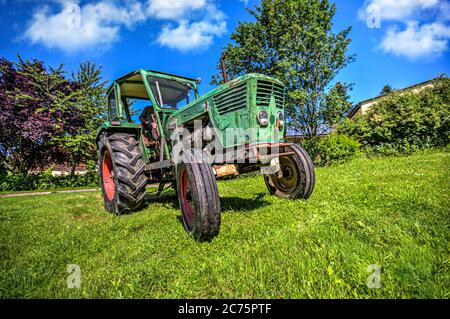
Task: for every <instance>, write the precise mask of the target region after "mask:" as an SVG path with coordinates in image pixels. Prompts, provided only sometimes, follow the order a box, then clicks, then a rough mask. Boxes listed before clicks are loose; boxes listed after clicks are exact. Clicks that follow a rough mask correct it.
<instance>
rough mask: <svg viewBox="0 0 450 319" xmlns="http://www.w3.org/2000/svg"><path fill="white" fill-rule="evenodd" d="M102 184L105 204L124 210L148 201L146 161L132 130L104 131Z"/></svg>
mask: <svg viewBox="0 0 450 319" xmlns="http://www.w3.org/2000/svg"><path fill="white" fill-rule="evenodd" d="M98 149H99V165H98V172H99V176H100V186H101V188H102V193H103V200H104V203H105V207H106V209H107V210H109V211H110V212H113V213H116V214H122V213H124V212H126V211H133V210H137V209H140V208H142V207H143V206H144V205H145V195H146V191H145V187H146V186H147V177H146V176H145V172H144V170H145V163H144V161H143V159H142V152H141V149H140V147H139V142H138V141H137V140H136V138H135V136H134V135H133V134H128V133H113V134H111V135H109V136H108V135H106V134H104V135H103V136H102V137H101V139H100V141H99V145H98Z"/></svg>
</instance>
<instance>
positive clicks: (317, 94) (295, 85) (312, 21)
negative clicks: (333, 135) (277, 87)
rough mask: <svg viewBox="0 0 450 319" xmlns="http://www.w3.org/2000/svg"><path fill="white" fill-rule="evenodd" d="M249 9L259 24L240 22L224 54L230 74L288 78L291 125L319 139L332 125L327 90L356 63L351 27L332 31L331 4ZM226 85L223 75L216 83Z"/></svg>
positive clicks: (278, 0)
mask: <svg viewBox="0 0 450 319" xmlns="http://www.w3.org/2000/svg"><path fill="white" fill-rule="evenodd" d="M248 11H249V13H250V14H251V15H252V16H253V17H254V18H255V20H256V21H255V22H241V23H239V25H238V26H237V28H236V30H235V31H234V32H233V34H232V35H231V40H232V41H233V43H230V44H228V45H227V46H226V47H225V48H224V49H223V52H222V53H223V54H224V56H225V65H226V67H227V72H228V75H229V76H230V78H235V77H238V76H240V75H243V74H245V73H252V72H255V73H263V74H267V75H271V76H274V77H277V78H279V79H280V80H282V81H283V82H284V83H285V84H286V89H287V101H286V112H287V114H286V115H287V120H288V124H289V126H290V127H291V128H292V129H294V130H296V131H298V132H301V133H303V134H306V135H307V136H309V137H314V136H316V135H317V134H318V133H320V131H321V129H322V127H323V126H324V125H325V124H326V123H325V122H324V119H325V118H327V116H325V114H324V109H323V108H321V106H323V105H324V102H323V100H324V99H325V97H326V92H327V89H328V88H329V85H330V83H331V81H332V80H333V79H334V77H335V76H336V74H337V73H338V72H339V71H340V70H341V69H343V68H344V67H345V66H346V65H347V64H348V63H350V62H352V61H353V60H354V56H351V55H347V50H348V46H349V44H350V42H351V40H350V39H349V37H348V36H349V33H350V30H351V28H350V27H349V28H346V29H344V30H343V31H341V32H338V33H334V32H333V31H332V26H333V17H334V14H335V12H336V5H335V4H332V5H330V3H329V1H328V0H262V2H261V5H260V6H257V7H255V9H249V10H248ZM220 69H221V67H220V63H218V70H220ZM221 82H222V79H221V72H220V71H219V72H218V74H217V75H215V76H214V77H213V80H212V83H216V84H218V83H221ZM328 119H329V117H328Z"/></svg>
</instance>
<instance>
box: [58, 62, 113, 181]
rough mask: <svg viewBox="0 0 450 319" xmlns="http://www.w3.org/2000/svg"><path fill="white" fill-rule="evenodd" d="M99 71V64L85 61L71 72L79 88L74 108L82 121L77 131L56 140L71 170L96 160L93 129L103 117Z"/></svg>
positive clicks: (103, 95)
mask: <svg viewBox="0 0 450 319" xmlns="http://www.w3.org/2000/svg"><path fill="white" fill-rule="evenodd" d="M101 71H102V69H101V67H100V66H98V65H96V64H93V63H91V62H84V63H82V64H81V65H80V67H79V69H78V71H77V73H72V81H73V83H74V85H75V87H76V90H77V92H78V95H77V97H78V98H77V102H76V108H77V110H78V112H79V113H80V115H81V118H82V121H83V125H82V126H81V127H80V128H79V129H78V130H77V131H76V132H74V133H67V134H65V135H63V136H61V137H60V138H58V139H57V140H56V141H55V142H56V143H58V144H61V145H62V146H63V148H64V150H65V154H66V162H67V164H69V165H70V166H71V173H72V174H74V173H75V168H76V166H77V165H78V164H80V163H85V164H87V165H88V166H89V167H91V168H93V167H94V165H95V162H96V158H97V153H96V145H95V138H96V130H97V129H98V128H99V127H100V125H101V124H102V123H103V122H104V121H105V117H106V81H103V80H102V78H101Z"/></svg>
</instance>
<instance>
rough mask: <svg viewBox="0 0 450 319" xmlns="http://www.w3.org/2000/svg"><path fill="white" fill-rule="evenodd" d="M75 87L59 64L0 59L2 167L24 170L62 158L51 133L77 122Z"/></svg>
mask: <svg viewBox="0 0 450 319" xmlns="http://www.w3.org/2000/svg"><path fill="white" fill-rule="evenodd" d="M76 97H77V93H76V92H75V88H74V85H73V83H72V82H71V81H69V80H67V79H66V78H65V73H64V71H63V70H62V65H60V66H59V67H58V68H56V69H53V68H48V67H46V66H45V65H44V62H42V61H38V60H22V58H21V57H20V56H19V57H18V61H17V62H11V61H8V60H6V59H5V58H1V59H0V160H1V161H2V163H1V164H2V166H4V167H6V168H7V170H8V171H12V172H15V173H22V174H27V173H28V172H29V171H30V170H32V169H35V168H39V167H43V166H45V165H48V164H50V163H61V162H63V161H64V151H63V150H62V148H61V147H60V145H58V144H55V143H53V141H54V139H55V138H58V137H59V136H62V135H64V134H73V133H75V132H76V131H77V130H78V129H79V128H80V127H81V126H82V125H83V123H82V118H81V115H80V112H79V111H78V110H77V109H76V108H75V106H74V101H76Z"/></svg>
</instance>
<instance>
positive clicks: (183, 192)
mask: <svg viewBox="0 0 450 319" xmlns="http://www.w3.org/2000/svg"><path fill="white" fill-rule="evenodd" d="M176 178H177V194H178V200H179V204H180V209H181V212H182V218H183V225H184V228H185V229H186V230H187V231H188V232H189V233H191V234H192V235H193V236H194V238H195V239H197V240H198V241H210V240H212V239H213V238H214V237H215V236H217V234H218V233H219V229H220V219H221V210H220V198H219V191H218V190H217V182H216V177H215V176H214V173H213V170H212V168H211V166H210V165H208V164H207V163H206V161H204V160H203V158H202V155H201V153H200V152H198V153H194V154H185V155H183V159H182V161H181V162H180V163H179V164H178V165H177V167H176Z"/></svg>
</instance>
